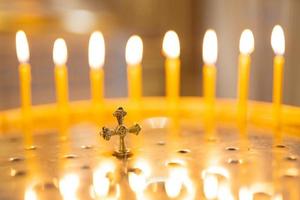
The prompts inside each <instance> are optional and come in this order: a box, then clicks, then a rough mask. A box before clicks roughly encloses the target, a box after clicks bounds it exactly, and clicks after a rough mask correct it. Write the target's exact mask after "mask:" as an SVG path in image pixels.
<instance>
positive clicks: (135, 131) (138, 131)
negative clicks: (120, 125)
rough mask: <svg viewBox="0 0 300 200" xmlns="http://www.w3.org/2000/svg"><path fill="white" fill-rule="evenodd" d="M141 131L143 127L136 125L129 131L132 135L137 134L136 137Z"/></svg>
mask: <svg viewBox="0 0 300 200" xmlns="http://www.w3.org/2000/svg"><path fill="white" fill-rule="evenodd" d="M140 131H141V127H140V125H138V124H135V125H133V126H132V127H130V128H129V129H128V132H129V133H132V134H135V135H138V134H139V133H140Z"/></svg>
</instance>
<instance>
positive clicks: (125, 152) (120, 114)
mask: <svg viewBox="0 0 300 200" xmlns="http://www.w3.org/2000/svg"><path fill="white" fill-rule="evenodd" d="M126 114H127V112H126V111H124V109H123V108H122V107H119V108H118V109H117V110H116V111H115V112H114V114H113V116H114V117H116V118H117V120H118V126H116V128H115V129H113V130H110V129H109V128H106V127H102V132H100V136H102V137H103V138H104V139H105V140H110V138H111V136H114V135H118V136H119V137H120V142H119V149H118V150H116V151H115V152H114V154H113V155H114V156H116V157H118V158H124V157H129V156H130V155H132V154H131V152H130V151H129V149H127V148H126V145H125V140H124V139H125V136H126V135H127V133H132V134H135V135H138V134H139V132H140V131H141V127H140V125H138V124H135V125H133V126H132V127H130V128H126V127H125V126H124V125H123V120H124V117H125V116H126Z"/></svg>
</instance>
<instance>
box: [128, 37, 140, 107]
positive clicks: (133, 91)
mask: <svg viewBox="0 0 300 200" xmlns="http://www.w3.org/2000/svg"><path fill="white" fill-rule="evenodd" d="M125 57H126V63H127V83H128V97H129V99H130V100H131V101H133V102H137V101H139V100H140V99H141V96H142V67H141V61H142V58H143V42H142V39H141V38H140V37H139V36H137V35H133V36H131V37H130V38H129V40H128V42H127V45H126V52H125Z"/></svg>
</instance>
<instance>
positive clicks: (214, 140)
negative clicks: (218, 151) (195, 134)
mask: <svg viewBox="0 0 300 200" xmlns="http://www.w3.org/2000/svg"><path fill="white" fill-rule="evenodd" d="M207 141H208V142H216V141H217V139H216V138H207Z"/></svg>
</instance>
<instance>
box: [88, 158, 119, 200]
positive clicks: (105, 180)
mask: <svg viewBox="0 0 300 200" xmlns="http://www.w3.org/2000/svg"><path fill="white" fill-rule="evenodd" d="M114 171H115V165H114V163H113V162H112V161H105V162H103V163H102V164H101V165H100V166H99V167H98V168H97V169H96V170H95V171H94V173H93V188H94V192H95V194H96V196H98V197H105V196H106V195H107V194H108V192H109V188H110V182H111V180H110V178H111V176H110V175H111V174H113V172H114Z"/></svg>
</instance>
